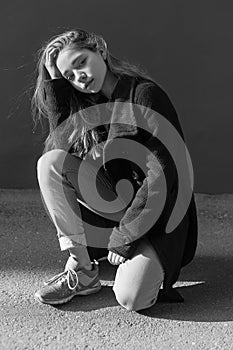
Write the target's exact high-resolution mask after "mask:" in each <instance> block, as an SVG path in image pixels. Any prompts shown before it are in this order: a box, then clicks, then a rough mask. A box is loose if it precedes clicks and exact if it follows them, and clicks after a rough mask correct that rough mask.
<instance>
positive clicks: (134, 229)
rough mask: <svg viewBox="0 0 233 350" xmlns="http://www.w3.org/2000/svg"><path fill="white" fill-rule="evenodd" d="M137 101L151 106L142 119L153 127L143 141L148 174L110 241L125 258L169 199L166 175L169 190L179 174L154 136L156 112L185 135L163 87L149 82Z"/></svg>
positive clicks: (141, 90)
mask: <svg viewBox="0 0 233 350" xmlns="http://www.w3.org/2000/svg"><path fill="white" fill-rule="evenodd" d="M136 103H137V104H139V105H142V106H145V107H149V108H148V109H144V110H150V111H151V113H147V112H146V113H144V114H143V115H142V116H141V118H143V119H144V120H143V122H145V123H146V124H147V127H146V130H149V131H150V132H149V133H148V135H147V137H146V139H144V141H143V144H144V146H145V147H146V148H148V150H149V153H148V154H147V156H146V157H145V166H146V167H145V169H147V171H146V174H145V175H146V177H145V179H144V181H143V183H142V185H141V187H140V188H139V189H138V191H137V192H136V195H135V197H134V200H133V201H132V203H131V205H130V207H129V208H128V209H127V210H126V212H125V214H124V216H123V217H122V219H121V221H120V223H119V226H118V227H114V228H113V231H112V233H111V235H110V240H109V244H108V249H109V250H110V251H113V252H115V253H117V254H119V255H121V256H124V257H125V258H130V257H131V255H132V253H133V252H134V250H135V248H136V246H137V244H138V242H139V239H140V238H142V237H143V236H144V235H145V234H146V233H147V230H146V227H147V226H148V224H149V226H150V223H152V222H154V220H155V219H158V217H159V216H158V217H157V218H155V216H156V215H159V214H161V211H159V212H157V209H158V208H161V202H163V203H165V201H166V198H164V192H165V191H164V179H165V180H166V189H167V191H170V190H171V189H172V187H173V185H174V183H175V179H176V175H177V173H176V168H175V164H174V162H173V160H172V158H171V156H170V155H169V152H168V151H167V149H166V147H165V146H164V145H163V144H162V143H161V142H159V141H158V140H157V138H156V137H155V134H157V133H158V128H159V125H158V122H157V118H156V114H157V113H159V114H160V115H162V116H163V117H165V118H166V119H168V120H169V121H170V122H171V123H172V124H173V125H174V127H176V129H177V130H178V131H179V132H180V134H181V135H182V136H183V134H182V130H181V127H180V124H179V121H178V117H177V114H176V111H175V109H174V107H173V105H172V103H171V101H170V99H169V98H168V96H167V95H166V93H165V92H164V91H163V90H162V89H161V88H160V87H158V86H157V85H154V84H153V83H151V84H147V85H146V86H144V87H143V88H141V89H140V91H138V93H137V98H136ZM153 112H154V113H153ZM141 124H142V123H141V121H140V125H141ZM149 226H148V227H149ZM149 228H150V227H149Z"/></svg>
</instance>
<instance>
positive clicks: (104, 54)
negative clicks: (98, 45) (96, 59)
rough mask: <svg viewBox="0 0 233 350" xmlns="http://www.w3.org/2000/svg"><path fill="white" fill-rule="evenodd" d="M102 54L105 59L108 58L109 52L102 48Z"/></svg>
mask: <svg viewBox="0 0 233 350" xmlns="http://www.w3.org/2000/svg"><path fill="white" fill-rule="evenodd" d="M100 54H101V56H102V57H103V60H106V58H107V53H106V51H105V50H104V49H101V50H100Z"/></svg>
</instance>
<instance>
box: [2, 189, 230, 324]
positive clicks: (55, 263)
mask: <svg viewBox="0 0 233 350" xmlns="http://www.w3.org/2000/svg"><path fill="white" fill-rule="evenodd" d="M1 204H2V207H1V208H2V209H1V214H2V216H1V221H0V238H1V245H0V259H1V262H0V276H1V278H4V276H5V275H6V274H7V273H8V272H9V271H11V272H12V273H13V271H14V273H15V274H17V273H18V274H19V275H20V274H21V273H22V272H24V273H23V276H24V277H22V279H21V280H20V282H18V283H19V284H20V283H22V286H25V285H27V281H25V280H24V279H25V274H26V276H28V275H27V273H28V274H29V275H30V276H31V277H30V278H31V282H30V283H31V285H32V287H31V288H32V289H33V287H34V286H33V283H34V279H33V278H34V277H32V276H33V275H34V274H35V273H37V277H36V283H37V284H39V282H41V283H43V280H44V279H45V277H46V278H48V277H52V275H53V274H55V273H58V272H61V271H62V269H63V267H64V264H65V262H66V258H67V253H66V254H65V253H64V252H63V253H61V252H60V250H59V246H58V241H57V238H56V231H55V228H54V227H53V225H52V223H51V222H50V220H49V219H48V217H47V215H46V214H45V211H44V208H43V206H42V203H41V199H40V196H39V193H35V191H34V192H33V191H32V192H30V191H29V192H28V193H26V194H25V192H24V193H22V194H21V192H19V193H18V196H17V198H14V197H13V196H12V194H11V193H10V192H6V191H5V192H4V191H3V192H2V196H1ZM199 207H201V203H200V206H199ZM199 219H200V212H199ZM203 225H204V224H203ZM208 225H209V226H208ZM208 225H207V226H208V227H209V228H210V227H211V225H212V226H213V225H214V224H213V220H212V219H211V218H210V220H209V221H208ZM207 226H205V227H204V226H203V227H202V228H200V232H201V234H200V235H199V245H200V249H199V250H198V251H197V254H196V257H195V259H194V261H193V262H192V263H191V264H190V265H188V266H187V267H185V268H184V269H183V270H182V273H181V275H180V279H179V280H180V281H186V282H189V283H190V284H191V282H200V283H199V284H198V283H197V284H195V285H192V286H189V285H188V286H185V287H179V288H178V290H179V292H180V293H181V294H182V296H183V297H184V299H185V302H184V303H180V304H179V303H176V304H171V303H156V304H155V305H154V306H153V307H151V308H150V309H147V310H141V311H140V312H139V313H140V314H142V315H145V316H147V317H150V318H161V319H170V320H183V321H202V322H222V321H232V320H233V313H232V304H233V296H232V276H233V258H232V257H231V256H230V254H229V251H231V249H230V245H232V248H233V242H232V239H231V230H230V231H228V232H224V235H225V236H224V237H225V238H224V239H226V237H228V249H227V251H226V252H224V250H222V251H220V250H219V249H218V247H220V246H221V244H222V242H221V237H222V236H221V235H219V233H218V235H219V236H218V237H219V238H218V240H215V238H214V237H211V235H208V234H209V232H210V229H209V231H208V227H207ZM229 242H230V243H229ZM225 243H226V242H225ZM229 244H230V245H229ZM212 245H213V246H212ZM214 245H215V246H214ZM216 247H217V248H216ZM210 252H211V254H210ZM116 269H117V267H115V266H112V265H110V264H109V263H108V262H107V261H103V262H100V278H101V280H103V281H105V282H106V285H107V286H103V288H102V290H101V291H100V292H99V293H97V294H94V295H92V296H91V297H90V296H86V297H82V298H74V299H73V300H72V301H71V302H70V303H68V304H65V305H63V306H59V307H57V308H59V309H61V310H65V311H70V312H72V313H73V312H78V311H91V310H97V309H102V308H109V307H113V306H117V305H118V304H117V301H116V300H115V296H114V293H113V291H112V288H111V285H112V284H113V281H114V277H115V272H116ZM10 276H11V273H9V274H8V280H10ZM152 278H153V276H152ZM38 279H41V281H38ZM13 282H14V281H13ZM13 282H12V283H13ZM30 283H29V284H30ZM187 284H188V283H187ZM35 287H37V286H35ZM20 288H21V287H20V285H18V289H19V290H20ZM30 293H31V291H30Z"/></svg>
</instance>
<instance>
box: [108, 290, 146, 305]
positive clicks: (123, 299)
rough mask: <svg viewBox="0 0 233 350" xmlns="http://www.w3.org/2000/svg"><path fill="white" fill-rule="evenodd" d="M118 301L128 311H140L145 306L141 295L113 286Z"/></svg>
mask: <svg viewBox="0 0 233 350" xmlns="http://www.w3.org/2000/svg"><path fill="white" fill-rule="evenodd" d="M113 291H114V294H115V297H116V300H117V302H118V303H119V304H120V305H121V306H122V307H123V308H125V309H126V310H128V311H139V310H141V309H143V308H145V305H143V303H142V300H140V299H141V298H140V296H138V295H136V294H135V293H133V292H130V291H128V290H122V289H121V290H119V289H117V288H113Z"/></svg>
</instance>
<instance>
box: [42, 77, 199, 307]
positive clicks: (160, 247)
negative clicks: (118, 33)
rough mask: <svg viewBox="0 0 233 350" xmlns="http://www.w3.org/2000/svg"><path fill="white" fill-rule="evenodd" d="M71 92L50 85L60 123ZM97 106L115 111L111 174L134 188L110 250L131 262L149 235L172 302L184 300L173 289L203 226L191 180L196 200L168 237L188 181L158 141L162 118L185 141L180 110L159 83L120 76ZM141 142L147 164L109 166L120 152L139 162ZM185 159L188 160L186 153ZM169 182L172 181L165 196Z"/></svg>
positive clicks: (107, 154) (106, 152) (107, 149)
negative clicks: (181, 191) (137, 150)
mask: <svg viewBox="0 0 233 350" xmlns="http://www.w3.org/2000/svg"><path fill="white" fill-rule="evenodd" d="M69 89H70V84H69V83H68V82H67V81H65V79H63V78H61V79H56V80H48V81H46V82H45V93H46V95H48V96H50V98H49V99H48V101H50V102H49V103H51V109H52V108H53V115H54V116H55V115H56V118H57V120H58V121H59V123H60V122H61V121H63V120H64V119H65V118H66V117H67V115H66V105H65V99H66V98H67V97H68V94H69ZM97 103H107V104H108V105H109V107H110V108H109V110H110V123H109V129H108V135H107V140H106V142H105V145H104V148H103V166H104V168H105V171H106V173H107V174H108V176H109V178H110V179H111V180H112V181H113V183H115V184H116V183H117V182H118V181H119V179H121V178H126V179H128V180H129V181H130V182H131V183H132V185H133V188H134V197H133V199H132V201H131V202H130V203H129V205H128V206H127V210H126V211H125V214H124V215H123V217H122V219H121V221H120V222H119V225H117V226H116V227H114V228H113V231H112V234H111V236H110V241H109V247H108V248H109V250H111V251H113V252H115V253H117V254H119V255H121V256H124V257H125V258H126V259H129V258H130V257H131V256H132V254H133V252H134V250H135V249H136V247H137V245H138V244H139V243H140V239H141V238H142V237H143V236H144V235H146V236H147V238H148V239H149V241H150V242H151V244H152V245H153V247H154V249H155V250H156V252H157V254H158V256H159V258H160V261H161V263H162V265H163V268H164V271H165V279H164V283H163V290H164V295H166V296H167V299H168V300H170V301H176V300H177V301H179V297H177V295H174V294H172V285H173V284H174V283H175V282H176V281H177V279H178V276H179V273H180V269H181V267H182V266H185V265H187V264H188V263H189V262H190V261H191V260H192V259H193V257H194V254H195V250H196V246H197V234H198V225H197V211H196V204H195V199H194V193H193V191H192V189H191V180H190V183H189V180H187V178H186V180H185V181H186V185H185V186H186V190H187V192H190V191H191V195H190V201H188V205H187V208H186V209H185V211H184V216H183V218H182V220H181V221H180V222H179V224H178V225H177V226H176V227H175V228H174V229H173V231H172V232H170V233H166V227H167V224H168V221H169V218H170V217H171V213H172V210H173V209H174V207H175V204H176V201H177V198H178V193H179V186H181V182H182V179H181V178H179V176H178V171H177V168H176V164H175V162H174V159H173V158H172V155H171V154H170V153H169V151H168V150H167V148H166V145H164V144H163V143H162V142H161V140H159V139H158V137H157V136H158V133H159V128H160V127H164V126H163V123H162V126H160V124H161V123H158V120H160V119H159V116H162V117H163V118H165V119H166V120H167V121H168V122H169V123H171V125H172V126H173V127H174V128H175V130H176V131H177V132H178V134H179V135H180V137H181V138H182V140H183V141H184V135H183V132H182V128H181V125H180V122H179V120H178V116H177V113H176V111H175V108H174V106H173V105H172V103H171V101H170V99H169V97H168V95H167V94H166V93H165V92H164V90H163V89H162V88H161V87H160V86H159V85H158V84H156V83H155V82H153V81H150V80H147V79H142V78H135V77H130V76H126V75H123V76H121V77H120V79H119V80H118V82H117V85H116V87H115V89H114V91H113V93H112V95H111V98H110V99H107V98H106V97H105V96H103V95H102V94H101V93H100V94H99V98H98V100H97ZM52 106H53V107H52ZM139 106H144V107H145V108H140V107H139ZM122 110H123V112H122ZM163 131H164V130H163ZM165 134H166V130H165ZM169 137H170V136H169ZM123 139H124V140H130V141H132V142H128V143H127V148H124V143H123V142H122V145H121V142H119V141H121V140H123ZM170 141H171V140H170ZM135 142H136V143H138V144H140V145H142V146H143V147H142V149H141V150H142V151H141V154H140V161H141V163H142V166H138V164H137V163H135V162H134V161H132V162H131V161H128V162H127V166H126V162H125V160H122V159H118V160H117V161H115V162H107V160H108V159H111V157H112V155H114V154H115V152H116V154H117V155H118V156H119V158H121V157H120V154H122V158H124V157H126V158H127V159H134V157H135V147H134V143H135ZM174 147H175V144H174ZM174 152H175V151H174ZM179 152H180V150H179ZM181 153H182V151H181ZM181 157H184V158H185V156H184V154H183V155H181ZM184 158H183V159H184ZM182 164H183V166H184V168H185V167H186V166H187V164H186V162H185V161H183V163H182ZM119 169H121V171H120V172H119ZM185 172H186V174H187V169H184V173H185ZM163 179H165V181H166V196H165V198H164V197H163V194H164V183H163V181H162V180H163ZM189 187H190V188H189ZM184 198H185V197H184ZM161 200H164V205H163V208H162V210H161V212H160V213H158V210H157V208H160V207H161ZM181 207H182V205H181ZM156 215H157V217H156V218H154V217H155V216H156ZM153 220H154V222H153ZM147 223H149V224H150V223H153V225H148V229H147V230H146V227H147Z"/></svg>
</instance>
